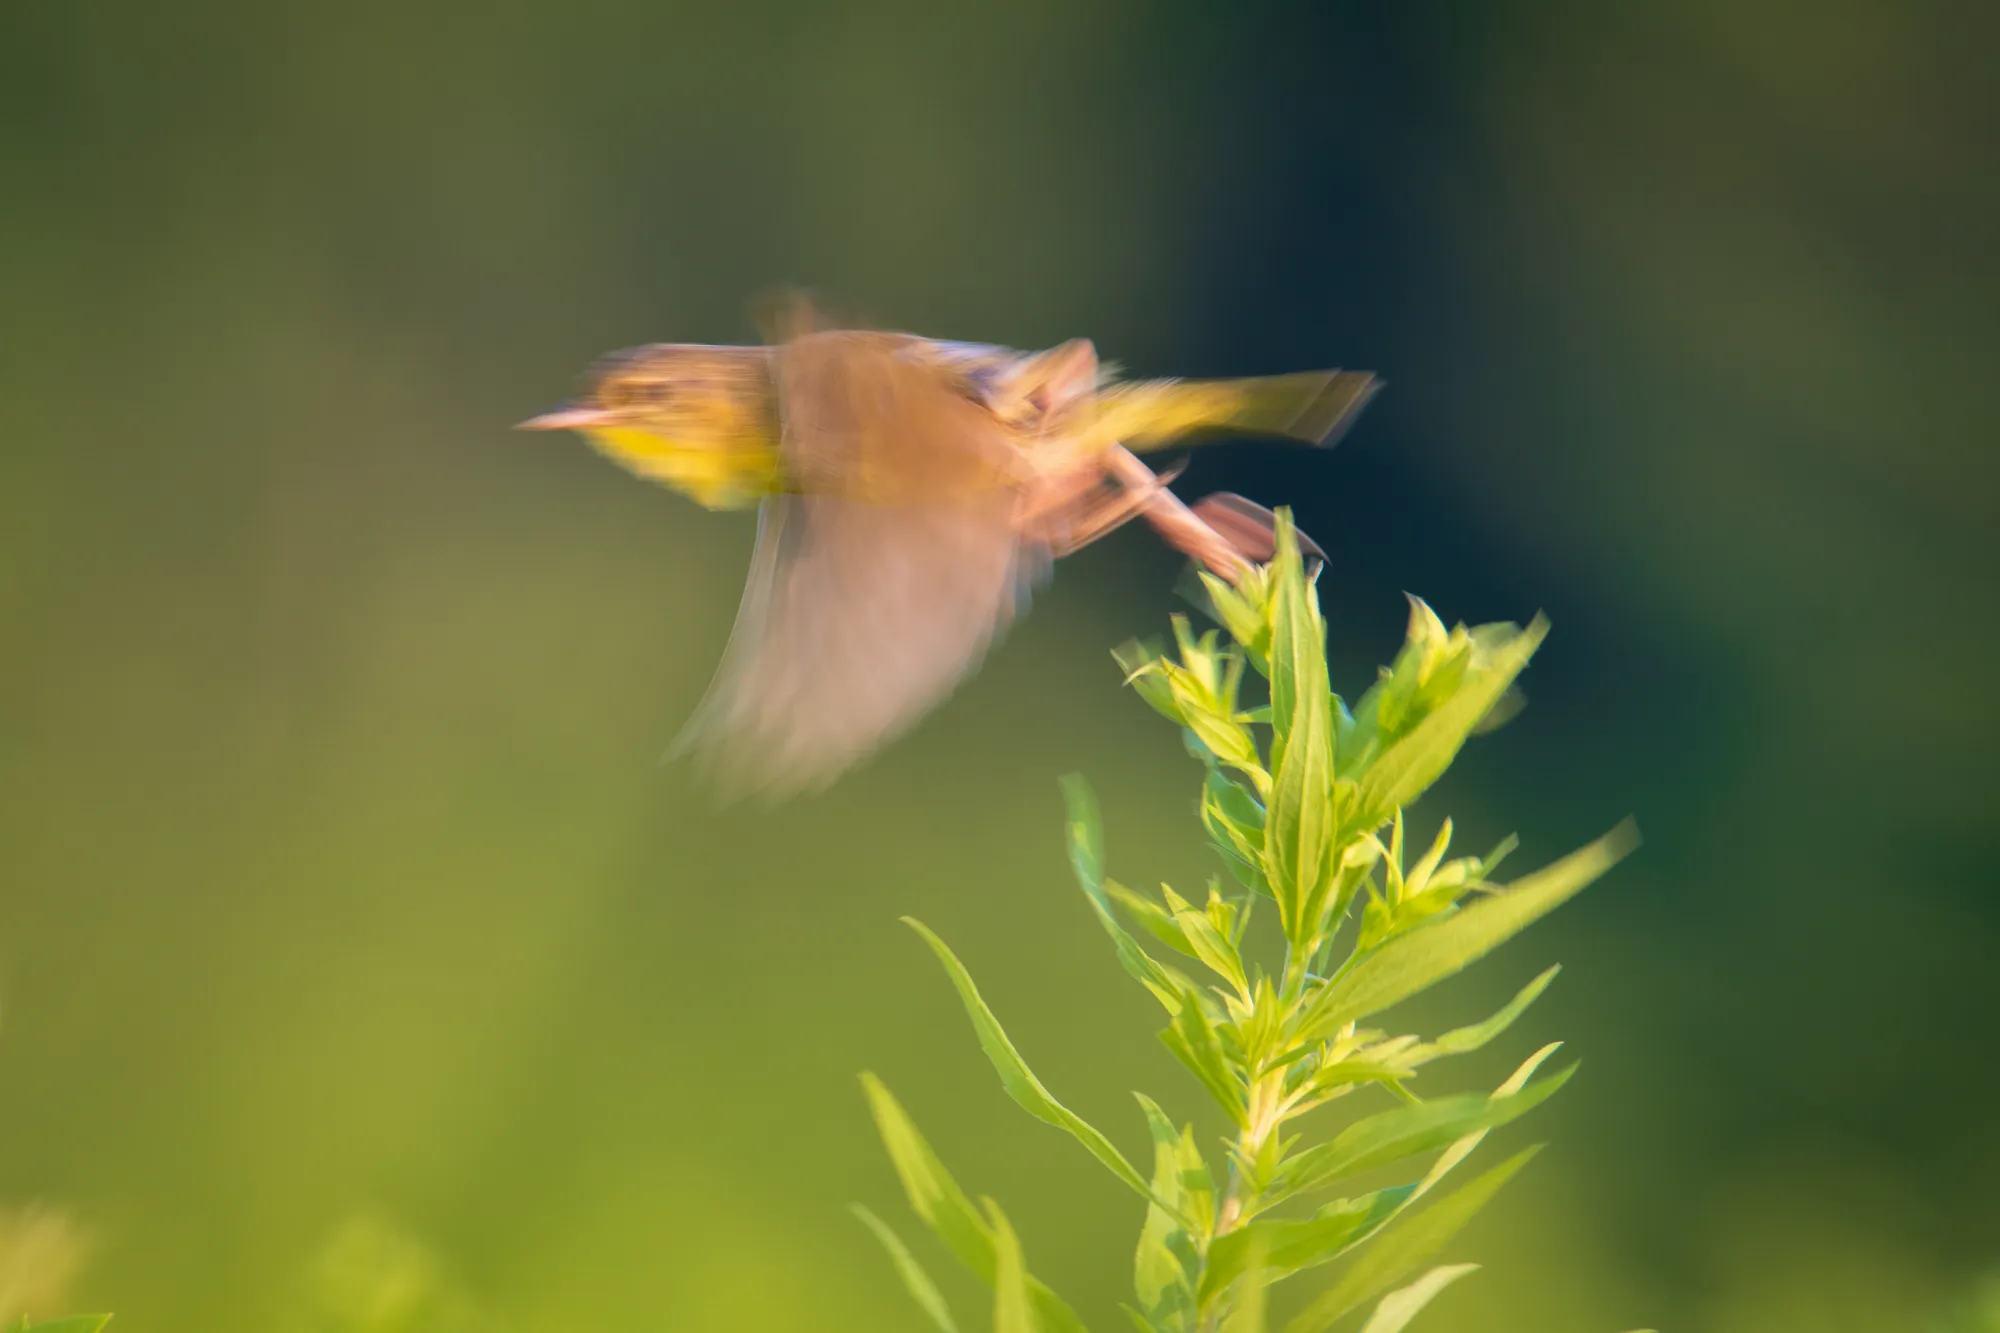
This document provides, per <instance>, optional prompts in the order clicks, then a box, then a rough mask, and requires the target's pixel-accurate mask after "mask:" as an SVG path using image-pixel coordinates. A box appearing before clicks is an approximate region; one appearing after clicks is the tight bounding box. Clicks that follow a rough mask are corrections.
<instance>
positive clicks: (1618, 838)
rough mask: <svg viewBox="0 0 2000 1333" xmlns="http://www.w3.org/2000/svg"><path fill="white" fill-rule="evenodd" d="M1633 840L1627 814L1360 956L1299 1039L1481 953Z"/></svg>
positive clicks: (1313, 1009) (1614, 860) (1604, 866)
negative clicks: (1554, 857) (1556, 856)
mask: <svg viewBox="0 0 2000 1333" xmlns="http://www.w3.org/2000/svg"><path fill="white" fill-rule="evenodd" d="M1638 845H1639V830H1638V826H1637V825H1635V824H1634V823H1633V822H1632V821H1631V820H1630V819H1627V820H1625V821H1624V822H1623V823H1621V824H1619V825H1618V827H1617V828H1614V829H1612V830H1611V832H1609V833H1607V834H1605V835H1604V836H1603V837H1601V838H1599V839H1598V840H1597V841H1596V842H1593V843H1591V844H1590V845H1589V846H1587V847H1584V848H1581V849H1580V850H1578V851H1575V852H1572V853H1570V854H1569V855H1568V856H1566V857H1564V858H1563V859H1562V860H1560V861H1557V862H1555V863H1554V864H1553V865H1549V866H1546V867H1544V868H1543V869H1541V870H1538V871H1536V872H1534V873H1533V874H1531V875H1524V876H1522V877H1521V878H1520V879H1518V880H1516V881H1514V883H1513V884H1511V885H1509V886H1508V887H1507V888H1506V889H1505V890H1503V891H1501V892H1498V893H1495V894H1492V895H1491V896H1489V897H1486V898H1483V899H1481V900H1480V901H1478V902H1476V903H1472V904H1471V905H1469V906H1467V907H1464V908H1462V909H1460V910H1459V911H1457V912H1455V913H1453V914H1452V915H1450V916H1448V917H1444V918H1442V919H1440V920H1437V921H1433V922H1431V923H1430V924H1427V925H1424V926H1420V927H1418V928H1417V929H1415V930H1412V931H1410V932H1409V933H1408V934H1405V935H1398V936H1397V937H1396V938H1394V939H1392V940H1390V941H1389V942H1388V943H1387V944H1384V945H1383V946H1382V947H1381V948H1380V949H1378V950H1376V951H1375V952H1374V953H1372V954H1368V955H1365V956H1363V957H1361V958H1360V960H1359V961H1358V962H1356V963H1355V964H1354V965H1353V967H1351V968H1350V969H1349V970H1348V971H1347V972H1346V973H1344V974H1343V975H1341V976H1340V977H1339V978H1338V979H1337V980H1335V981H1332V982H1329V983H1328V984H1327V985H1326V986H1324V987H1322V988H1321V990H1320V992H1319V993H1318V994H1317V995H1315V996H1314V997H1313V999H1312V1002H1311V1004H1310V1005H1309V1006H1308V1008H1307V1012H1306V1015H1305V1018H1304V1021H1303V1022H1302V1023H1301V1026H1300V1034H1301V1037H1302V1038H1304V1037H1320V1036H1325V1035H1328V1034H1330V1033H1332V1032H1335V1031H1337V1030H1338V1029H1339V1028H1340V1027H1341V1026H1342V1025H1344V1024H1346V1023H1349V1022H1352V1021H1354V1020H1356V1019H1360V1018H1365V1017H1367V1016H1368V1015H1370V1014H1374V1013H1379V1012H1380V1011H1382V1010H1384V1009H1387V1008H1388V1007H1389V1006H1391V1005H1393V1004H1396V1003H1397V1002H1399V1001H1401V1000H1406V999H1408V998H1409V997H1410V996H1412V995H1415V994H1416V993H1417V992H1418V991H1421V990H1423V989H1424V988H1426V987H1428V986H1430V985H1432V984H1433V983H1435V982H1438V981H1442V980H1443V979H1444V978H1446V977H1448V976H1451V975H1452V974H1454V973H1456V972H1458V971H1459V970H1461V969H1462V968H1464V967H1466V966H1467V965H1468V964H1470V963H1473V962H1475V961H1477V960H1478V959H1480V958H1483V957H1485V956H1486V954H1488V953H1490V952H1491V951H1492V950H1494V949H1496V948H1498V947H1499V946H1500V945H1501V944H1503V943H1505V942H1506V941H1507V940H1508V939H1510V938H1512V937H1513V936H1514V935H1515V934H1517V933H1518V932H1520V931H1521V930H1523V929H1525V928H1526V927H1527V926H1528V925H1530V924H1531V923H1533V922H1534V921H1535V920H1536V919H1537V918H1539V917H1541V916H1543V915H1544V914H1546V913H1548V912H1550V911H1553V910H1554V909H1555V908H1557V907H1559V906H1561V905H1562V904H1563V903H1564V902H1567V901H1568V900H1569V899H1570V898H1571V897H1573V896H1575V895H1576V894H1577V893H1579V892H1581V891H1582V890H1583V889H1584V888H1585V887H1586V886H1587V885H1589V884H1590V883H1591V881H1593V880H1595V879H1596V878H1597V877H1598V876H1600V875H1602V874H1603V873H1604V872H1605V871H1607V870H1609V869H1611V867H1612V866H1614V865H1617V864H1618V862H1620V861H1621V860H1623V859H1624V858H1625V857H1626V856H1627V855H1629V854H1630V853H1631V851H1632V849H1633V848H1635V847H1637V846H1638Z"/></svg>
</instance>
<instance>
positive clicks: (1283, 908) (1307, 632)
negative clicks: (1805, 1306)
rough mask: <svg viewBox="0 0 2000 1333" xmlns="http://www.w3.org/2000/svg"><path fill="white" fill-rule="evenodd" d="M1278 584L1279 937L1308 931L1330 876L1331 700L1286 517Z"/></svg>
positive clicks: (1314, 609)
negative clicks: (1280, 933)
mask: <svg viewBox="0 0 2000 1333" xmlns="http://www.w3.org/2000/svg"><path fill="white" fill-rule="evenodd" d="M1275 568H1276V570H1277V579H1278V582H1277V588H1276V592H1275V594H1274V596H1273V602H1272V619H1271V725H1272V740H1271V769H1272V773H1271V778H1272V781H1271V799H1270V804H1269V806H1268V808H1267V811H1266V815H1265V828H1264V873H1265V876H1266V878H1267V879H1268V880H1269V881H1270V885H1271V892H1272V894H1273V895H1274V896H1275V897H1276V898H1277V900H1278V911H1279V917H1280V921H1281V924H1282V925H1283V926H1284V929H1285V937H1286V938H1287V939H1289V940H1291V941H1292V942H1293V943H1294V944H1295V945H1296V944H1299V943H1300V942H1302V941H1303V940H1304V938H1305V936H1306V934H1307V933H1308V932H1310V931H1311V929H1312V927H1313V925H1314V922H1313V921H1311V920H1309V919H1308V918H1309V917H1311V916H1313V915H1314V911H1313V909H1314V907H1315V905H1316V904H1318V903H1321V902H1323V901H1324V899H1325V895H1326V891H1327V888H1328V887H1329V886H1330V885H1331V883H1332V880H1333V869H1334V862H1333V855H1334V845H1335V835H1336V833H1337V829H1336V828H1335V824H1336V822H1337V821H1336V819H1335V815H1334V805H1333V759H1334V756H1333V701H1332V689H1331V687H1330V686H1329V685H1328V684H1327V678H1326V626H1325V624H1324V622H1322V621H1321V619H1320V615H1319V607H1318V604H1317V599H1316V598H1314V596H1313V595H1312V593H1311V591H1310V590H1309V589H1308V587H1307V585H1306V580H1305V576H1304V574H1303V573H1302V572H1301V571H1300V569H1299V557H1298V543H1297V539H1296V536H1295V534H1294V533H1293V531H1292V527H1291V524H1290V522H1289V521H1287V520H1285V519H1284V518H1282V517H1281V519H1280V522H1279V524H1278V556H1277V561H1276V564H1275Z"/></svg>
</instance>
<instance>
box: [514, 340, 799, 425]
mask: <svg viewBox="0 0 2000 1333" xmlns="http://www.w3.org/2000/svg"><path fill="white" fill-rule="evenodd" d="M769 364H770V363H769V352H768V350H767V349H765V348H762V347H710V346H705V345H702V344H698V343H652V344H649V345H647V346H644V347H633V348H628V349H626V350H625V351H622V352H613V353H611V354H610V355H609V356H605V357H601V358H599V360H598V362H597V364H596V366H594V367H593V368H592V369H591V371H590V373H589V375H588V377H587V384H586V386H585V389H584V391H583V393H581V394H579V395H578V396H577V397H576V398H573V399H571V400H570V401H569V402H567V403H564V404H562V405H561V406H560V407H557V408H555V409H553V410H552V411H548V412H544V413H542V414H541V415H540V416H535V417H530V418H529V419H528V420H526V421H523V422H522V423H521V424H520V426H519V429H521V430H576V431H583V432H586V433H587V434H590V435H593V436H598V437H602V438H606V439H610V440H617V439H620V438H629V437H632V436H638V437H641V439H642V440H644V439H650V440H651V441H653V442H654V443H655V445H656V446H671V447H676V448H681V449H701V448H705V447H711V446H713V447H727V446H729V445H732V444H737V443H740V442H744V441H748V440H751V439H754V438H757V437H758V436H759V434H760V432H763V431H764V430H765V428H766V427H765V423H766V422H767V421H768V412H769V395H770V372H769ZM638 442H639V441H634V443H635V444H636V443H638Z"/></svg>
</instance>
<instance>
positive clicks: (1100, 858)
mask: <svg viewBox="0 0 2000 1333" xmlns="http://www.w3.org/2000/svg"><path fill="white" fill-rule="evenodd" d="M1062 789H1063V799H1064V801H1065V803H1066V805H1067V807H1068V811H1069V825H1068V837H1069V859H1070V866H1071V868H1072V869H1073V870H1074V871H1075V872H1076V882H1077V884H1078V885H1079V886H1081V887H1082V889H1083V893H1084V897H1086V898H1088V899H1089V900H1090V910H1091V912H1092V914H1093V915H1095V916H1096V917H1097V924H1098V925H1100V926H1102V927H1103V928H1104V933H1105V934H1107V935H1109V936H1110V937H1111V946H1112V948H1113V949H1115V950H1116V951H1117V954H1118V963H1119V966H1121V967H1123V968H1124V969H1125V971H1126V973H1127V975H1129V976H1131V977H1132V978H1133V979H1134V980H1135V981H1137V982H1138V983H1139V984H1140V985H1142V986H1144V987H1145V988H1146V989H1147V990H1148V991H1151V992H1152V995H1153V998H1154V999H1156V1000H1158V1001H1159V1002H1160V1007H1161V1008H1163V1009H1165V1010H1166V1011H1167V1012H1168V1013H1169V1014H1172V1013H1175V1012H1176V1011H1177V1009H1178V1007H1179V1004H1180V999H1179V996H1180V994H1181V993H1182V992H1183V991H1185V990H1187V989H1188V988H1189V983H1188V980H1187V978H1186V977H1183V976H1182V975H1181V974H1180V973H1178V972H1176V971H1174V970H1173V969H1172V968H1170V967H1166V966H1164V965H1162V964H1161V963H1160V962H1159V961H1158V960H1157V959H1155V958H1154V957H1153V956H1152V955H1151V954H1149V953H1147V952H1146V951H1145V950H1144V949H1142V948H1140V947H1139V942H1138V941H1137V940H1135V939H1133V938H1132V935H1131V933H1130V932H1129V931H1127V930H1126V929H1125V927H1123V926H1121V925H1119V924H1118V918H1117V917H1116V916H1115V915H1113V914H1112V911H1111V903H1110V901H1109V900H1108V899H1107V897H1106V894H1105V880H1104V829H1103V825H1102V824H1100V823H1099V822H1098V818H1097V797H1096V796H1095V794H1093V793H1092V792H1091V790H1090V784H1089V783H1088V782H1085V781H1084V780H1083V778H1082V776H1081V775H1079V774H1075V773H1072V774H1070V775H1069V776H1068V777H1066V778H1064V779H1063V780H1062ZM1128 892H1129V890H1128Z"/></svg>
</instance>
